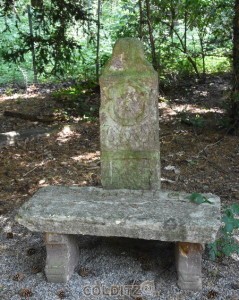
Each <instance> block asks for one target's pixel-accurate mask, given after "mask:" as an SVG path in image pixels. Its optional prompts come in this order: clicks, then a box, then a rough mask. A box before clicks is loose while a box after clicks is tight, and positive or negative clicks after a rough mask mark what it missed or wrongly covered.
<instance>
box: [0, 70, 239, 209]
mask: <svg viewBox="0 0 239 300" xmlns="http://www.w3.org/2000/svg"><path fill="white" fill-rule="evenodd" d="M229 79H230V78H229V77H228V76H226V75H225V76H212V77H210V78H208V80H207V82H206V83H205V84H197V83H195V82H193V81H188V82H183V83H181V84H176V83H175V84H174V85H173V86H171V89H170V91H167V92H165V91H162V90H160V96H159V115H160V141H161V164H162V166H161V170H162V188H164V189H171V190H177V191H188V192H199V193H202V192H211V193H215V194H217V195H218V196H220V197H221V200H222V203H223V205H225V206H227V205H229V204H231V203H235V202H238V201H239V135H238V134H234V135H229V134H227V132H226V130H225V129H223V128H222V124H223V116H224V110H223V108H222V103H223V100H224V99H225V97H226V95H227V90H228V88H229ZM53 89H57V86H56V85H55V86H52V85H48V86H47V85H38V86H36V85H35V86H29V87H28V89H27V91H19V90H14V88H12V87H11V88H9V87H5V88H3V87H2V88H0V133H7V132H12V131H15V134H16V133H17V132H19V131H27V130H33V132H34V130H35V129H36V130H37V129H39V128H44V129H46V130H50V129H54V130H53V131H52V132H51V133H49V134H48V136H34V135H30V136H28V137H27V138H24V139H22V140H18V141H15V142H14V139H13V140H12V145H2V146H1V148H0V192H1V198H0V212H1V213H2V214H4V213H6V212H8V211H10V210H12V209H13V208H17V207H19V206H20V204H22V203H23V202H24V201H26V200H27V199H29V197H30V196H31V195H32V194H34V193H35V192H36V191H37V189H38V188H39V187H42V186H45V185H53V184H54V185H79V186H86V185H88V186H89V185H91V186H92V185H93V186H100V184H101V183H100V141H99V121H98V119H97V118H94V119H93V120H92V119H88V120H87V118H79V117H77V116H76V115H74V116H72V117H70V118H69V117H67V118H66V117H65V115H64V109H63V107H62V102H59V101H58V100H57V99H56V97H52V96H51V91H52V90H53ZM99 98H100V96H99V94H97V93H94V94H92V97H89V99H88V102H89V106H90V104H91V103H92V102H95V103H96V104H97V105H99V101H100V100H99ZM4 111H14V112H19V113H24V114H28V115H33V116H37V117H38V118H39V120H35V121H34V120H31V121H29V120H24V119H21V118H16V117H9V116H5V115H4ZM41 118H42V119H44V118H48V119H49V120H50V121H49V122H41Z"/></svg>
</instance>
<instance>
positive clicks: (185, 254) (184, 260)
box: [176, 242, 203, 291]
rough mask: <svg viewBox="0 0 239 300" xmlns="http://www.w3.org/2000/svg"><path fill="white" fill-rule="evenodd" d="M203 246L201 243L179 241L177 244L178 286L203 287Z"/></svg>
mask: <svg viewBox="0 0 239 300" xmlns="http://www.w3.org/2000/svg"><path fill="white" fill-rule="evenodd" d="M202 252H203V246H202V245H201V244H194V243H185V242H178V243H177V244H176V267H177V272H178V286H179V287H180V288H181V289H185V290H195V291H198V290H201V289H202V270H201V269H202V268H201V260H202Z"/></svg>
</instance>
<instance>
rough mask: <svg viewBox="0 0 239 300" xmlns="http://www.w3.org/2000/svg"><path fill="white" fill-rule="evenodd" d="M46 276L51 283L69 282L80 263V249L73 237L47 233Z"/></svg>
mask: <svg viewBox="0 0 239 300" xmlns="http://www.w3.org/2000/svg"><path fill="white" fill-rule="evenodd" d="M45 243H46V251H47V259H46V266H45V274H46V277H47V280H48V281H49V282H55V283H58V282H59V283H60V282H63V283H64V282H67V281H68V280H69V279H70V277H71V275H72V274H73V272H74V269H75V267H76V266H77V264H78V261H79V249H78V245H77V242H76V239H75V237H74V236H72V235H65V234H55V233H46V234H45Z"/></svg>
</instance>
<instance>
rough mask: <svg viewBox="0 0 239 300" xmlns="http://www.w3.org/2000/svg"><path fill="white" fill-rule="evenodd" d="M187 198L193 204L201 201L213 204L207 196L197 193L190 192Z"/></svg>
mask: <svg viewBox="0 0 239 300" xmlns="http://www.w3.org/2000/svg"><path fill="white" fill-rule="evenodd" d="M188 199H189V200H190V201H191V202H192V203H195V204H202V203H209V204H213V202H211V201H209V200H208V199H207V197H205V196H203V195H202V194H199V193H192V194H191V195H190V196H188Z"/></svg>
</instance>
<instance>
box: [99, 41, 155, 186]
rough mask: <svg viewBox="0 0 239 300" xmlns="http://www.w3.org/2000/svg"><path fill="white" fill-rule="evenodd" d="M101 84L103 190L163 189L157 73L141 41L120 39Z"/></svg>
mask: <svg viewBox="0 0 239 300" xmlns="http://www.w3.org/2000/svg"><path fill="white" fill-rule="evenodd" d="M100 86H101V108H100V124H101V127H100V137H101V182H102V186H103V188H106V189H142V190H148V189H154V190H157V189H159V188H160V152H159V120H158V74H157V73H156V72H155V71H154V69H153V67H152V66H151V65H150V64H149V63H148V61H147V60H146V59H145V56H144V51H143V45H142V43H141V42H140V41H139V40H137V39H132V38H123V39H120V40H118V42H117V43H116V45H115V47H114V51H113V56H112V58H111V59H110V61H109V62H108V64H107V65H106V67H105V69H104V71H103V74H102V76H101V78H100Z"/></svg>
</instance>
